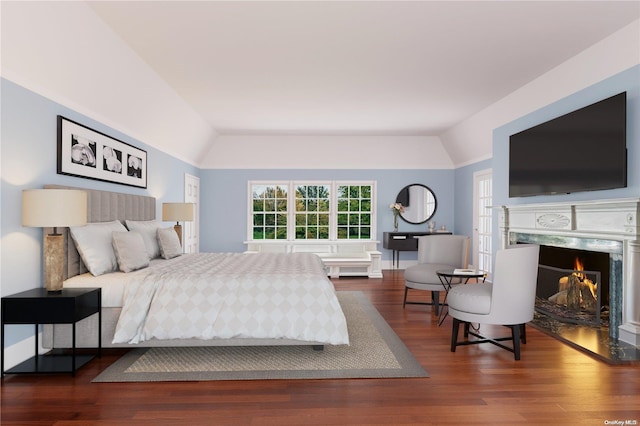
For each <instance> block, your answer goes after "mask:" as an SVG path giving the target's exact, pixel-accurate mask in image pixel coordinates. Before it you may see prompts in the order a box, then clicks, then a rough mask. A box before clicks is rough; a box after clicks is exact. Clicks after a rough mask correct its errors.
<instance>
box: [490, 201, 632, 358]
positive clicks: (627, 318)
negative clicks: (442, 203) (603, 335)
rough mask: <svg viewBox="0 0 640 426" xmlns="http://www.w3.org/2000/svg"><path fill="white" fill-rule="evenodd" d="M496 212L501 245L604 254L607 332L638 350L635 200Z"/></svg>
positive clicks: (518, 207)
mask: <svg viewBox="0 0 640 426" xmlns="http://www.w3.org/2000/svg"><path fill="white" fill-rule="evenodd" d="M499 210H500V215H499V216H500V245H501V246H502V247H506V246H507V245H509V244H512V243H514V242H516V241H520V242H534V243H538V244H541V245H553V246H556V247H569V248H577V249H582V250H591V251H601V252H607V253H609V254H610V258H611V262H610V263H611V268H612V270H611V278H610V279H611V280H612V284H613V285H612V286H611V292H612V293H611V294H610V299H611V301H610V302H611V304H614V303H615V304H616V305H618V306H617V307H613V306H612V312H611V317H612V318H611V323H610V326H611V327H614V329H612V330H611V333H610V334H611V336H612V337H614V338H618V339H619V340H621V341H623V342H626V343H629V344H631V345H634V346H640V199H639V198H629V199H612V200H596V201H573V202H563V203H544V204H517V205H510V206H502V207H500V208H499ZM620 265H621V266H622V268H620ZM620 281H621V282H620Z"/></svg>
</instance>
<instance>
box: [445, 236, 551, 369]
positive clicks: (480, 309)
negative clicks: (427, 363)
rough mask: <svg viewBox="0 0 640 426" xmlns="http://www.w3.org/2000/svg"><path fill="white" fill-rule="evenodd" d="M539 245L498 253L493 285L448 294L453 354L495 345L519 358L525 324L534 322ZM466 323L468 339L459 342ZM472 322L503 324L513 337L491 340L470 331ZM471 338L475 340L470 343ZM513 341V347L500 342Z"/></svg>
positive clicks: (463, 288)
mask: <svg viewBox="0 0 640 426" xmlns="http://www.w3.org/2000/svg"><path fill="white" fill-rule="evenodd" d="M539 253H540V246H537V245H531V244H522V245H520V244H518V245H514V246H511V247H509V248H508V249H502V250H498V252H497V253H496V260H495V267H494V271H493V282H492V283H479V284H468V285H464V286H457V287H455V288H452V289H451V291H449V294H448V297H447V302H448V305H449V315H450V316H451V317H452V318H453V329H452V331H451V352H455V351H456V347H457V346H460V345H472V344H478V343H492V344H494V345H496V346H499V347H501V348H503V349H506V350H508V351H510V352H513V354H514V358H515V359H516V361H517V360H519V359H520V343H521V342H522V343H526V342H527V338H526V330H525V324H526V323H527V322H529V321H531V320H532V319H533V311H534V308H535V298H536V284H537V280H538V255H539ZM461 323H462V324H464V337H465V340H462V341H458V331H459V327H460V324H461ZM471 323H479V324H495V325H504V326H507V327H509V328H510V329H511V336H510V337H501V338H493V339H489V338H486V337H483V336H482V335H480V334H479V332H476V331H473V330H470V329H469V328H470V327H469V326H470V324H471ZM469 335H471V336H474V337H475V338H476V339H474V340H470V339H469ZM505 340H511V341H512V346H511V347H509V346H506V345H503V344H501V343H499V342H500V341H505Z"/></svg>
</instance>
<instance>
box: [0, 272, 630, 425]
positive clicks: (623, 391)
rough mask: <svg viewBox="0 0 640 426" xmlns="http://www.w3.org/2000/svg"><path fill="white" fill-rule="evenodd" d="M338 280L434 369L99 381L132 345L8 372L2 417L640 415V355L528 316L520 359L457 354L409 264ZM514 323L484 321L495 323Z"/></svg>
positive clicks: (385, 420) (459, 420) (592, 421)
mask: <svg viewBox="0 0 640 426" xmlns="http://www.w3.org/2000/svg"><path fill="white" fill-rule="evenodd" d="M334 283H335V286H336V288H337V289H338V290H360V291H362V292H364V293H365V294H366V295H367V296H368V297H369V299H370V300H371V301H372V302H373V304H374V305H375V306H376V308H377V309H378V310H379V311H380V313H381V314H382V316H383V317H384V318H385V319H386V320H387V322H388V323H389V324H390V325H391V327H392V328H393V329H394V330H395V332H396V333H397V334H398V336H400V338H401V339H402V340H403V341H404V342H405V344H406V345H407V347H408V348H409V349H410V350H411V352H413V354H414V355H415V357H416V358H417V359H418V360H419V361H420V362H421V364H422V366H423V367H424V368H425V369H426V370H427V371H428V372H429V374H430V376H431V377H429V378H419V379H360V380H295V381H288V380H265V381H217V382H216V381H212V382H180V383H103V384H93V383H91V380H92V379H93V378H94V377H95V376H96V375H98V374H99V373H100V371H102V370H103V369H104V368H106V367H107V366H108V365H110V364H111V363H112V362H114V361H115V360H116V359H118V357H119V356H120V355H121V354H122V353H123V352H122V351H119V350H109V351H105V352H106V354H105V355H103V357H102V359H96V360H93V361H92V362H91V363H89V365H87V366H85V367H84V368H82V369H81V370H79V371H78V373H77V375H76V377H75V378H74V377H70V376H66V375H63V376H6V377H5V378H4V379H3V381H2V389H1V391H0V392H1V393H0V395H1V397H2V401H1V405H2V413H1V423H2V425H94V424H95V425H177V424H180V425H225V424H238V425H300V424H305V425H311V424H316V425H346V424H360V425H374V424H393V425H408V424H413V425H416V424H424V425H429V424H434V425H436V424H437V425H441V424H482V425H487V424H509V425H512V424H534V425H543V424H544V425H546V424H552V425H555V424H562V425H606V424H610V425H613V424H620V425H623V424H625V422H627V423H626V425H637V424H640V364H637V363H636V364H629V365H622V366H611V365H607V364H605V363H603V362H601V361H598V360H596V359H593V358H590V357H589V356H587V355H585V354H584V353H582V352H579V351H577V350H576V349H573V348H571V347H569V346H567V345H566V344H563V343H561V342H559V341H557V340H555V339H553V338H551V337H548V336H547V335H545V334H543V333H541V332H539V331H537V330H535V329H533V328H531V327H528V328H527V344H526V345H523V347H522V359H521V360H520V361H514V360H513V354H512V353H510V352H507V351H505V350H502V349H499V348H497V347H494V346H492V345H486V344H485V345H474V346H465V347H459V348H458V349H457V351H456V353H451V352H450V350H449V340H450V333H451V319H450V318H447V320H445V322H444V324H443V326H442V327H438V326H437V325H436V319H435V318H434V316H433V314H432V312H431V307H428V306H417V305H412V306H407V308H406V309H405V310H403V309H402V296H403V291H404V283H403V274H402V271H390V270H387V271H384V278H383V279H371V280H367V279H359V278H353V279H350V278H346V279H345V278H342V279H339V280H334ZM415 295H416V296H418V297H420V296H421V295H420V294H418V293H416V294H415ZM422 297H425V298H426V294H425V295H422ZM505 331H507V329H504V328H495V329H488V328H486V327H485V326H483V332H484V333H487V334H490V333H495V334H496V335H497V334H503V333H505ZM615 421H618V422H621V423H613V422H615Z"/></svg>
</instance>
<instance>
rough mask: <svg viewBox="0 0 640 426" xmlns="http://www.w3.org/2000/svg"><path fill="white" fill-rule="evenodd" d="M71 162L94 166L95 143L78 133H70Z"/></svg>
mask: <svg viewBox="0 0 640 426" xmlns="http://www.w3.org/2000/svg"><path fill="white" fill-rule="evenodd" d="M71 162H73V163H75V164H82V165H83V166H87V167H94V168H95V167H96V143H95V142H93V141H90V140H89V139H86V138H83V137H81V136H78V135H74V134H72V135H71Z"/></svg>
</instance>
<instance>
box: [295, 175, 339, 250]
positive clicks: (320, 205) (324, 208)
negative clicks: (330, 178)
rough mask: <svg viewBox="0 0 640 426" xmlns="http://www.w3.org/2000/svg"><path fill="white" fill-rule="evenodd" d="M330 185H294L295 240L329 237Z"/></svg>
mask: <svg viewBox="0 0 640 426" xmlns="http://www.w3.org/2000/svg"><path fill="white" fill-rule="evenodd" d="M330 193H331V191H330V187H329V186H328V185H297V186H296V234H295V235H296V237H295V238H296V240H328V239H329V213H330V212H329V206H330V200H329V195H330Z"/></svg>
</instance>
